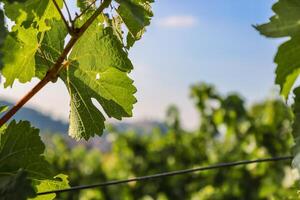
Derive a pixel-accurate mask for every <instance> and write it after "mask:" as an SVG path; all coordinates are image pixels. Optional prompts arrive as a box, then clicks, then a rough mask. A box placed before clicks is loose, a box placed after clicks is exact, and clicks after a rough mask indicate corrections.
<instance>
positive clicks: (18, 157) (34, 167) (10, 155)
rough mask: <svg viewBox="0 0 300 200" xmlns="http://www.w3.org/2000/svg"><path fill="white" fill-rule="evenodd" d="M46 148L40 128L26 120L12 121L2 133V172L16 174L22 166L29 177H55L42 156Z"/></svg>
mask: <svg viewBox="0 0 300 200" xmlns="http://www.w3.org/2000/svg"><path fill="white" fill-rule="evenodd" d="M44 149H45V146H44V144H43V142H42V141H41V138H40V136H39V130H38V129H35V128H33V127H31V126H30V124H29V122H26V121H20V122H19V123H16V122H15V121H12V122H10V124H9V125H8V126H7V128H6V129H5V130H4V131H3V132H2V133H1V135H0V173H2V174H4V173H5V174H15V173H16V172H17V171H18V170H19V169H20V168H22V169H24V170H25V171H26V172H27V173H28V178H36V179H46V178H47V177H49V176H50V177H53V175H52V172H51V170H50V166H49V164H48V163H47V162H46V160H45V158H44V156H42V154H43V153H44Z"/></svg>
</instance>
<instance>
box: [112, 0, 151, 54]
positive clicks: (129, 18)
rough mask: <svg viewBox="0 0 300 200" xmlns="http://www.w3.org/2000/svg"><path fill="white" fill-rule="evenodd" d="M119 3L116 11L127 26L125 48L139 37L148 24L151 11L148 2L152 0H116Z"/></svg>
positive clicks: (130, 45)
mask: <svg viewBox="0 0 300 200" xmlns="http://www.w3.org/2000/svg"><path fill="white" fill-rule="evenodd" d="M117 2H118V3H119V4H120V5H119V7H118V8H117V12H118V14H119V15H120V17H121V18H122V20H123V22H124V23H125V25H126V27H127V28H128V35H127V45H126V48H128V49H129V48H130V47H132V45H133V44H134V42H135V41H136V40H139V39H141V37H142V35H143V34H144V32H145V27H146V26H148V25H149V24H150V20H151V17H152V16H153V13H152V11H151V6H150V3H152V2H154V0H117Z"/></svg>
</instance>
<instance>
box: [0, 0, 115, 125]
mask: <svg viewBox="0 0 300 200" xmlns="http://www.w3.org/2000/svg"><path fill="white" fill-rule="evenodd" d="M111 2H112V0H104V1H103V3H102V4H101V5H100V6H99V8H98V9H97V10H96V11H95V12H94V14H93V15H92V16H91V17H90V18H89V19H88V20H87V21H86V22H85V23H84V24H83V25H82V26H81V27H80V28H79V29H78V31H77V32H76V33H75V34H74V35H72V37H71V39H70V40H69V42H68V44H67V45H66V47H65V48H64V50H63V51H62V53H61V55H60V56H59V57H58V59H57V61H56V62H55V63H54V65H53V66H52V68H51V69H50V70H49V71H48V72H47V74H46V76H45V77H44V78H43V79H42V80H41V81H40V82H39V83H38V84H37V85H35V86H34V87H33V88H32V89H31V90H30V91H29V92H28V93H27V94H26V95H25V96H24V97H23V98H22V99H21V100H20V101H18V102H17V103H16V104H15V105H14V106H13V107H12V108H10V109H9V110H8V111H7V112H6V113H5V114H4V115H3V117H2V118H1V119H0V127H1V126H3V125H4V124H5V123H6V122H7V121H8V120H10V118H11V117H12V116H14V115H15V114H16V113H17V112H18V110H20V109H21V108H22V107H23V106H24V105H25V104H26V103H27V102H28V101H29V100H30V99H31V98H32V97H33V96H34V95H35V94H37V93H38V92H39V91H40V90H41V89H42V88H43V87H44V86H45V85H47V84H48V83H49V82H50V81H51V80H53V79H56V78H57V76H58V73H59V72H60V70H61V69H62V68H64V64H63V63H64V61H65V59H66V57H67V55H68V54H69V52H70V51H71V49H72V48H73V46H74V45H75V43H76V42H77V41H78V39H79V38H80V37H81V36H82V35H83V34H84V32H85V31H86V30H87V29H88V27H89V26H90V25H91V24H92V23H93V22H94V21H95V19H96V18H97V17H98V16H99V15H100V14H101V13H102V12H103V10H104V9H105V8H107V7H108V6H109V5H110V4H111ZM53 3H54V5H56V6H57V8H58V10H60V9H59V7H58V5H57V3H56V1H55V0H53ZM60 13H61V11H60ZM66 63H67V62H66Z"/></svg>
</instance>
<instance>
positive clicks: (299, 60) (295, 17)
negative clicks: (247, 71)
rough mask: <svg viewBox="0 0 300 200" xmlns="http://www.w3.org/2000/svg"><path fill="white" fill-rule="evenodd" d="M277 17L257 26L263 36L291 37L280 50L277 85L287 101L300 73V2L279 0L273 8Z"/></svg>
mask: <svg viewBox="0 0 300 200" xmlns="http://www.w3.org/2000/svg"><path fill="white" fill-rule="evenodd" d="M273 11H274V12H275V15H274V16H273V17H271V18H270V22H269V23H266V24H262V25H259V26H256V27H255V28H256V29H257V30H258V31H259V32H260V33H261V34H263V35H265V36H267V37H271V38H278V37H287V36H288V37H291V39H290V40H288V41H287V42H285V43H284V44H282V45H281V46H280V48H279V49H278V52H277V55H276V57H275V63H277V69H276V84H279V85H280V88H281V94H282V95H283V96H284V97H285V98H286V99H287V98H288V95H289V93H290V90H291V88H292V87H293V85H294V83H295V81H296V79H297V77H298V76H299V72H300V43H299V41H300V2H299V1H297V0H279V1H278V2H277V3H276V4H274V6H273Z"/></svg>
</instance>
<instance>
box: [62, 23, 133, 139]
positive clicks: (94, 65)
mask: <svg viewBox="0 0 300 200" xmlns="http://www.w3.org/2000/svg"><path fill="white" fill-rule="evenodd" d="M69 59H70V62H71V64H70V66H69V67H68V68H67V70H66V71H65V72H63V73H61V75H60V76H61V78H62V79H63V81H64V82H65V84H66V85H67V88H68V91H69V93H70V96H71V103H70V105H71V111H70V127H69V134H70V135H71V136H72V137H74V138H76V139H81V138H84V139H86V140H88V139H89V137H91V136H94V135H95V134H97V135H101V134H102V132H103V128H104V120H105V119H104V116H103V114H102V113H100V111H99V110H98V109H97V108H96V107H95V105H94V104H93V103H92V100H91V99H92V98H94V99H95V100H97V101H98V102H99V103H100V104H101V106H102V107H103V109H104V111H105V112H106V114H107V115H108V116H109V117H114V118H116V119H121V118H122V117H129V116H131V115H132V108H133V104H134V103H135V102H136V99H135V97H134V96H133V94H134V93H135V92H136V88H135V87H134V86H133V85H132V83H133V81H132V80H131V79H130V78H129V77H128V76H127V73H128V72H129V71H130V70H131V69H132V68H133V66H132V64H131V62H130V60H129V59H128V57H127V53H126V52H124V50H123V49H122V44H121V43H120V41H119V40H118V38H117V37H116V36H115V35H114V34H113V30H112V28H110V27H107V28H104V26H103V25H102V24H101V23H99V22H98V21H95V22H94V23H93V24H92V25H91V26H90V27H89V29H88V30H87V32H86V33H85V34H84V35H83V36H82V38H80V40H79V41H78V42H77V43H76V45H75V46H74V48H73V50H72V52H71V54H70V56H69Z"/></svg>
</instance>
